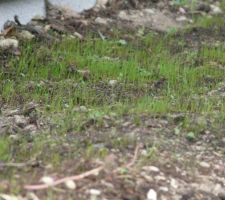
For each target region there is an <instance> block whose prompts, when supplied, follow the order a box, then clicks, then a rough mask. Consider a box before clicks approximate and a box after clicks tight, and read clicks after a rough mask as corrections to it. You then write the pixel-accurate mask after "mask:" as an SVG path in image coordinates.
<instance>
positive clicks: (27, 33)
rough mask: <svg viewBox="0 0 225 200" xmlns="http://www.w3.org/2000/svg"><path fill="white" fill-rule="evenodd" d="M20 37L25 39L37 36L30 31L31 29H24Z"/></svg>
mask: <svg viewBox="0 0 225 200" xmlns="http://www.w3.org/2000/svg"><path fill="white" fill-rule="evenodd" d="M19 37H20V38H22V39H24V40H32V39H33V38H35V36H34V35H33V34H32V33H30V32H29V31H26V30H23V31H22V32H21V33H20V34H19Z"/></svg>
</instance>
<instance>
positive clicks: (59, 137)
mask: <svg viewBox="0 0 225 200" xmlns="http://www.w3.org/2000/svg"><path fill="white" fill-rule="evenodd" d="M216 22H217V23H218V24H220V25H221V23H222V22H221V21H217V20H216ZM197 23H199V25H200V26H202V27H209V26H211V25H214V19H204V20H203V21H200V20H199V21H198V22H197ZM218 24H216V25H218ZM121 38H122V36H121V37H120V36H119V35H118V38H114V39H109V40H106V41H102V40H101V39H97V38H92V37H89V38H87V39H86V40H85V41H82V42H81V41H79V40H77V39H71V38H67V39H64V40H63V41H62V42H61V43H56V44H53V45H49V46H47V45H46V44H40V43H38V42H35V41H34V42H29V43H24V44H23V48H21V49H22V54H21V56H20V57H19V58H14V57H11V58H10V59H9V61H8V66H7V68H4V67H3V66H2V67H1V72H0V83H1V84H0V100H1V101H2V102H3V104H5V105H8V106H12V107H16V106H18V105H21V104H22V105H23V104H26V103H27V102H30V101H35V102H38V103H39V105H40V106H39V108H38V109H39V110H40V112H41V113H42V115H44V116H45V118H46V119H51V122H49V123H50V124H51V126H52V127H53V128H51V130H45V131H44V132H43V133H41V134H39V135H37V136H34V137H26V136H21V137H20V138H19V139H18V140H17V141H16V142H15V143H10V142H9V140H8V139H5V138H2V137H0V160H1V161H8V160H10V159H12V158H13V161H16V162H24V161H28V160H41V161H43V163H44V164H46V163H51V165H53V166H54V167H60V165H62V163H63V162H64V161H67V160H72V159H77V158H84V159H92V158H94V157H99V158H100V159H104V157H106V156H107V155H108V154H109V153H110V148H115V149H123V148H124V147H128V146H129V145H132V146H135V143H136V142H137V141H136V140H133V139H132V138H129V137H127V136H124V135H118V134H117V133H116V130H114V131H115V132H114V133H109V136H101V137H100V138H97V139H96V138H92V137H90V138H88V137H87V138H86V139H85V140H80V139H83V138H85V136H80V135H79V133H82V131H83V130H84V129H86V128H87V127H88V126H89V125H88V124H89V123H91V125H93V124H94V125H95V126H96V127H104V126H105V124H104V123H105V120H104V118H105V117H109V118H113V119H115V120H114V121H117V120H118V119H121V118H122V116H125V115H129V116H134V117H133V123H134V124H135V125H136V126H141V124H142V121H141V119H140V118H139V115H140V114H143V113H147V114H162V115H166V114H167V113H180V112H182V113H195V114H198V115H202V116H212V118H213V117H214V116H213V115H214V114H215V115H216V116H217V117H218V116H220V117H219V120H220V122H218V123H217V124H216V125H215V126H216V127H213V128H214V130H218V127H219V126H220V124H222V123H224V119H225V117H224V116H225V115H223V114H222V113H225V112H224V111H225V104H224V101H223V100H224V99H223V97H220V96H219V94H218V96H209V95H208V93H209V92H210V91H212V90H217V88H218V86H219V84H220V83H224V81H225V80H224V79H225V76H224V75H225V73H224V71H225V70H224V69H223V68H222V67H223V66H224V64H225V51H224V48H225V46H224V43H220V44H219V45H217V46H215V45H214V44H212V45H211V44H207V45H205V44H204V45H202V46H201V48H200V49H194V48H190V49H187V48H185V41H182V40H180V39H179V41H178V39H177V38H174V35H173V33H171V34H167V35H166V36H162V35H154V34H149V35H147V36H145V37H143V38H138V39H137V40H136V41H128V43H127V44H126V45H122V44H119V43H118V41H119V39H121ZM171 43H173V44H176V46H179V48H180V51H179V52H177V53H175V54H174V53H172V50H173V49H172V47H171V45H170V44H171ZM196 60H197V61H199V60H202V62H199V64H198V65H196ZM221 66H222V67H221ZM79 70H88V71H90V77H88V78H87V79H85V78H84V77H83V76H82V74H81V73H79ZM110 80H116V81H117V83H116V85H115V86H112V85H110V84H109V81H110ZM218 99H219V100H218ZM79 106H85V107H86V109H87V110H85V111H84V112H78V111H77V110H76V109H77V108H79ZM112 126H113V125H112ZM115 126H116V122H115ZM178 128H179V131H180V132H182V134H180V133H179V134H178V130H177V132H176V134H177V137H178V139H179V137H181V136H185V135H187V136H188V137H189V139H190V138H191V137H192V136H193V134H196V135H194V136H193V137H195V136H196V137H197V136H198V135H199V134H200V132H201V131H202V130H203V129H206V128H208V127H207V124H205V123H203V121H202V122H199V123H198V122H197V123H195V124H194V123H193V122H191V121H188V119H186V120H185V121H184V122H182V124H179V127H178ZM178 128H177V129H178ZM191 133H193V134H191ZM90 134H93V133H90ZM98 134H99V133H98ZM110 134H111V135H110ZM188 134H189V135H188ZM78 136H79V137H78ZM94 137H95V136H94ZM96 137H97V136H96ZM221 137H222V136H221ZM92 139H93V140H94V141H93V140H92ZM98 139H99V140H100V141H98ZM95 143H97V146H96V144H95ZM99 143H100V144H99ZM101 143H103V144H104V145H102V146H101ZM109 147H110V148H109ZM10 149H11V151H10ZM10 152H14V154H13V155H11V153H10ZM46 152H48V153H46ZM157 152H158V146H157V144H153V146H151V145H150V146H149V147H148V144H147V151H146V156H145V158H144V159H143V162H146V159H147V160H149V159H155V158H157V156H156V154H157ZM49 199H51V197H49Z"/></svg>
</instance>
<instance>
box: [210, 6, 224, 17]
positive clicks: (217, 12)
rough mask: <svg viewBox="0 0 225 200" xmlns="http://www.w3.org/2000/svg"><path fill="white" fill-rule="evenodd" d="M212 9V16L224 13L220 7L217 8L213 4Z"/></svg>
mask: <svg viewBox="0 0 225 200" xmlns="http://www.w3.org/2000/svg"><path fill="white" fill-rule="evenodd" d="M210 8H211V10H212V14H215V15H217V14H221V13H222V10H221V9H220V7H218V6H215V5H213V4H212V5H210Z"/></svg>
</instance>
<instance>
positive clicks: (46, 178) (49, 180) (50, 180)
mask: <svg viewBox="0 0 225 200" xmlns="http://www.w3.org/2000/svg"><path fill="white" fill-rule="evenodd" d="M40 182H42V183H44V184H46V185H52V184H53V183H54V179H53V178H52V177H50V176H43V177H42V178H41V180H40Z"/></svg>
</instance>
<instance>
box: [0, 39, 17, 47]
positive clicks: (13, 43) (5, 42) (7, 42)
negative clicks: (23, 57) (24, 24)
mask: <svg viewBox="0 0 225 200" xmlns="http://www.w3.org/2000/svg"><path fill="white" fill-rule="evenodd" d="M18 46H19V42H18V40H16V39H11V38H8V39H2V40H0V49H9V48H18Z"/></svg>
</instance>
